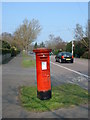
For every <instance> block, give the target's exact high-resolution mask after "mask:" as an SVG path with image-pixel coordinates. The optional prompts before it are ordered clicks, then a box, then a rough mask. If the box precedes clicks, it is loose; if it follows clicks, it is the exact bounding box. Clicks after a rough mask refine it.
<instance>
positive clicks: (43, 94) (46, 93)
mask: <svg viewBox="0 0 90 120" xmlns="http://www.w3.org/2000/svg"><path fill="white" fill-rule="evenodd" d="M37 97H38V98H39V99H40V100H47V99H50V98H51V90H48V91H37Z"/></svg>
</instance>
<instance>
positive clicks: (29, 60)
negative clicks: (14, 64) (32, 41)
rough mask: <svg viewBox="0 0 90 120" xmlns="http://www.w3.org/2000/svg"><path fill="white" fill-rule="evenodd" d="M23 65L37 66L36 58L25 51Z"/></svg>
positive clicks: (25, 66) (27, 66) (26, 66)
mask: <svg viewBox="0 0 90 120" xmlns="http://www.w3.org/2000/svg"><path fill="white" fill-rule="evenodd" d="M21 65H22V67H24V68H30V67H35V60H34V59H33V57H32V56H31V55H27V54H25V53H24V52H23V53H22V63H21Z"/></svg>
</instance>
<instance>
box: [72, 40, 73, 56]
mask: <svg viewBox="0 0 90 120" xmlns="http://www.w3.org/2000/svg"><path fill="white" fill-rule="evenodd" d="M72 55H73V40H72Z"/></svg>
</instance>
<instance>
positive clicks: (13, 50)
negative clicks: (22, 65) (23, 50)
mask: <svg viewBox="0 0 90 120" xmlns="http://www.w3.org/2000/svg"><path fill="white" fill-rule="evenodd" d="M19 53H20V51H19V50H18V49H14V48H11V57H13V56H16V55H17V54H19Z"/></svg>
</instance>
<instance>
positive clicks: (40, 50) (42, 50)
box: [33, 48, 52, 53]
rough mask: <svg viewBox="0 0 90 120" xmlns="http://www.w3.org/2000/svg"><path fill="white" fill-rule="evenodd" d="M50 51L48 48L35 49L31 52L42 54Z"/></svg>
mask: <svg viewBox="0 0 90 120" xmlns="http://www.w3.org/2000/svg"><path fill="white" fill-rule="evenodd" d="M51 51H52V49H48V48H37V49H34V50H33V52H35V53H42V52H46V53H47V52H48V53H49V52H51Z"/></svg>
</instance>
